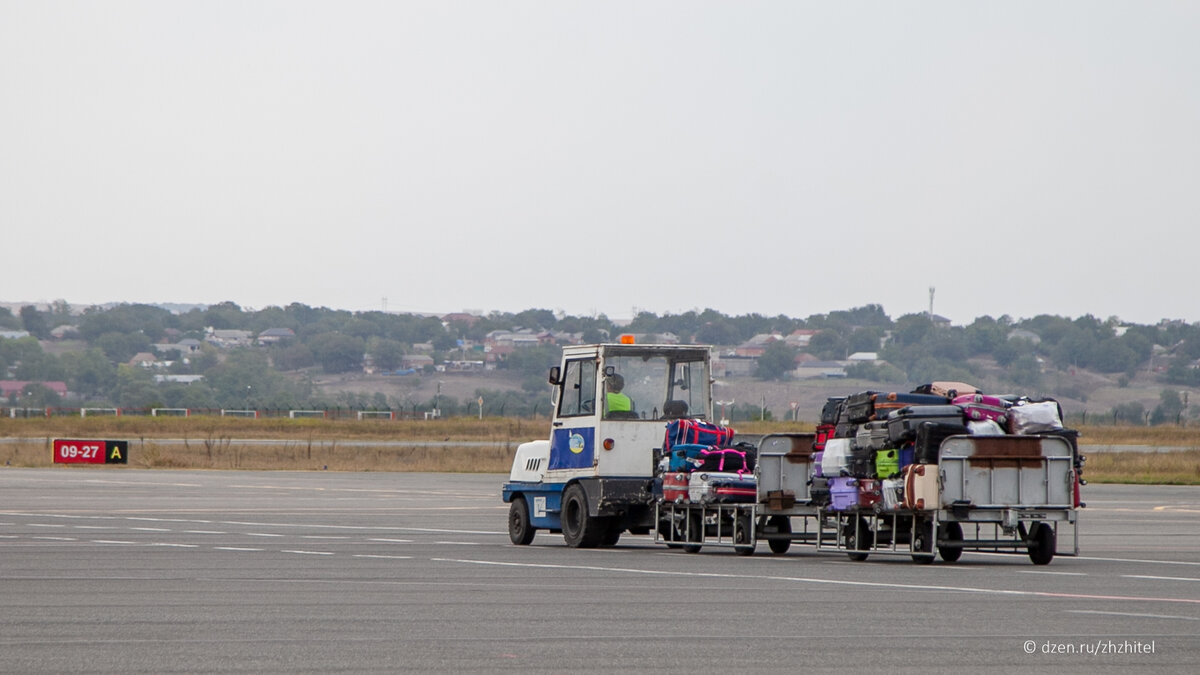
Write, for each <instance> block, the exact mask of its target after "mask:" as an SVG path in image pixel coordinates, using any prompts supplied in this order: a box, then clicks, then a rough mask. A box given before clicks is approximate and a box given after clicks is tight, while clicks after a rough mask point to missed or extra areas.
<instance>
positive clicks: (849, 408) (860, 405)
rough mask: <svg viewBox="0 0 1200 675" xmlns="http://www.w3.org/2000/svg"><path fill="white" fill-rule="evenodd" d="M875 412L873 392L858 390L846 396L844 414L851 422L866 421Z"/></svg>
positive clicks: (860, 422)
mask: <svg viewBox="0 0 1200 675" xmlns="http://www.w3.org/2000/svg"><path fill="white" fill-rule="evenodd" d="M874 414H875V392H873V391H860V392H858V393H857V394H850V395H849V396H847V397H846V416H847V417H848V418H849V422H850V423H851V424H862V423H863V422H868V421H870V419H871V416H872V415H874Z"/></svg>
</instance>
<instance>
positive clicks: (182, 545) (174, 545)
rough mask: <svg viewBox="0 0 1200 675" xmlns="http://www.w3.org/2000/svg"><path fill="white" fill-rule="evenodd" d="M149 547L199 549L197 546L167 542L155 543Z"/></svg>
mask: <svg viewBox="0 0 1200 675" xmlns="http://www.w3.org/2000/svg"><path fill="white" fill-rule="evenodd" d="M150 545H151V546H170V547H172V548H200V546H199V545H198V544H171V543H167V542H160V541H156V542H154V543H153V544H150Z"/></svg>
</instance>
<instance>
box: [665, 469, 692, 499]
mask: <svg viewBox="0 0 1200 675" xmlns="http://www.w3.org/2000/svg"><path fill="white" fill-rule="evenodd" d="M689 482H690V475H689V474H687V473H683V472H679V471H672V472H669V473H666V474H663V479H662V493H663V501H664V502H674V503H676V504H681V503H683V502H686V501H687V500H688V483H689Z"/></svg>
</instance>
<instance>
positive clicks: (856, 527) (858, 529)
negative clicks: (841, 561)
mask: <svg viewBox="0 0 1200 675" xmlns="http://www.w3.org/2000/svg"><path fill="white" fill-rule="evenodd" d="M870 532H871V530H870V528H869V526H868V525H867V520H866V519H865V518H855V519H854V521H853V522H850V523H846V528H845V535H844V537H843V538H844V540H845V542H846V548H847V549H850V551H849V552H848V553H846V557H848V558H850V559H851V560H853V561H854V562H862V561H864V560H866V559H867V554H866V553H858V552H857V551H867V550H870V548H871V544H870V541H869V540H868V539H867V535H869V534H870Z"/></svg>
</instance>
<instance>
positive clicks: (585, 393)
mask: <svg viewBox="0 0 1200 675" xmlns="http://www.w3.org/2000/svg"><path fill="white" fill-rule="evenodd" d="M561 386H562V394H561V395H560V396H559V398H558V416H559V417H578V416H581V415H591V414H594V413H595V412H596V360H595V359H586V360H581V361H567V368H566V372H564V373H563V378H562V385H561Z"/></svg>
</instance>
